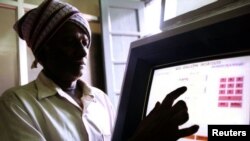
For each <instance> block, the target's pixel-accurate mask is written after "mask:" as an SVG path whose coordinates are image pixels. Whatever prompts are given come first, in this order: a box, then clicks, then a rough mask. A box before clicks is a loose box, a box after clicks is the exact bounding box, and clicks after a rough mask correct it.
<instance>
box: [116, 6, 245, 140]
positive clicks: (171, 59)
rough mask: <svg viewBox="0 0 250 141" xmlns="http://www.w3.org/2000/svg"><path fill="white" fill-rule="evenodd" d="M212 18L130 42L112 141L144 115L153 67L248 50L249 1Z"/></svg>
mask: <svg viewBox="0 0 250 141" xmlns="http://www.w3.org/2000/svg"><path fill="white" fill-rule="evenodd" d="M223 17H224V18H223ZM212 18H213V20H212V21H213V23H212V24H210V25H206V26H203V27H202V26H200V25H199V23H194V25H199V26H193V25H191V26H189V27H185V28H178V29H174V30H171V31H167V32H162V33H159V34H157V35H153V36H151V37H145V38H143V39H140V40H137V41H135V42H133V43H132V44H131V49H130V53H129V58H128V64H127V68H126V73H125V77H124V81H123V87H122V95H121V97H120V103H119V107H118V108H119V109H118V114H117V121H116V125H115V128H114V133H113V138H112V141H126V140H128V139H129V138H130V137H131V136H132V135H133V133H134V132H135V130H136V128H137V126H138V124H139V123H140V121H141V120H142V119H143V118H144V116H145V108H146V101H147V94H148V92H149V85H150V81H151V80H150V79H151V76H152V72H153V70H154V68H156V67H159V66H161V65H166V64H171V63H176V62H181V63H183V62H186V60H196V61H197V59H198V58H199V61H201V60H206V59H211V58H213V57H216V58H218V57H225V56H235V55H241V54H242V55H243V54H248V55H249V54H250V26H249V25H250V5H246V6H244V7H241V8H239V9H235V10H233V11H230V12H229V13H226V15H218V16H217V17H212ZM216 19H217V20H216ZM223 19H224V20H223ZM209 20H211V19H208V21H209ZM202 22H204V21H202ZM200 24H202V23H200ZM195 27H196V28H195ZM181 63H179V64H181Z"/></svg>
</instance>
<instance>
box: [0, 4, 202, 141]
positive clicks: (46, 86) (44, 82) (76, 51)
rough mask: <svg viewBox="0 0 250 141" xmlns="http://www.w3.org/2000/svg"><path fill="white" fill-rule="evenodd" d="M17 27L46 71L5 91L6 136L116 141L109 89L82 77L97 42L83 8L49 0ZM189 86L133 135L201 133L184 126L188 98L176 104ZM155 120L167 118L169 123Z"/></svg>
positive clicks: (0, 109) (10, 139)
mask: <svg viewBox="0 0 250 141" xmlns="http://www.w3.org/2000/svg"><path fill="white" fill-rule="evenodd" d="M14 29H15V30H16V31H17V33H18V35H19V36H20V37H21V38H22V39H24V40H25V41H26V43H27V45H28V46H29V47H30V48H31V50H32V52H33V54H34V56H35V58H36V60H35V61H34V63H33V67H35V66H36V64H37V63H40V64H41V65H42V66H43V70H42V71H41V73H40V74H39V76H38V78H37V79H36V80H35V81H32V82H30V83H29V84H27V85H24V86H19V87H16V88H11V89H9V90H7V91H6V92H5V93H4V94H3V95H2V97H1V99H0V113H1V116H0V121H1V124H0V139H1V140H4V141H17V140H23V141H29V140H32V141H35V140H39V141H61V140H67V141H110V140H111V137H112V129H113V127H114V123H115V112H114V109H113V107H112V104H111V102H110V101H109V99H108V97H107V95H106V94H105V93H104V92H102V91H101V90H99V89H97V88H94V87H91V86H89V85H88V84H86V83H85V82H83V81H81V80H80V79H79V78H80V77H81V75H82V69H83V68H84V66H85V62H86V57H87V54H88V49H89V47H90V41H91V32H90V28H89V25H88V22H87V21H86V20H85V19H84V18H83V17H82V16H81V14H80V13H79V11H78V10H77V9H76V8H75V7H73V6H71V5H69V4H66V3H62V2H60V1H57V0H45V1H44V2H43V3H42V4H41V5H39V7H37V8H35V9H33V10H31V11H29V12H28V13H26V14H25V15H24V16H23V17H22V18H21V19H20V20H19V21H18V22H17V23H16V24H15V25H14ZM185 90H186V88H185V87H183V88H179V89H177V90H176V91H173V92H172V94H170V97H168V98H166V99H165V101H164V102H163V103H162V104H160V103H158V104H157V105H156V107H155V109H154V110H153V111H152V112H151V114H150V115H149V116H148V117H147V118H146V119H145V120H143V121H142V124H141V126H140V127H139V128H138V131H137V132H136V133H135V135H134V136H133V137H132V138H131V140H132V141H133V140H137V141H141V140H155V139H156V140H160V139H162V140H166V139H169V140H177V139H178V138H180V137H183V136H187V135H190V134H193V133H195V132H196V131H197V130H198V127H197V126H192V127H190V128H186V129H181V130H179V129H178V126H179V125H181V124H182V123H184V122H186V121H187V120H188V114H187V107H186V105H185V103H184V102H183V101H179V102H178V103H177V104H176V105H175V106H173V107H172V104H173V101H174V99H176V98H177V97H178V96H179V95H180V94H182V93H184V91H185ZM169 111H171V112H169ZM169 117H171V119H169V120H166V119H167V118H169ZM155 121H164V122H162V123H163V124H162V125H163V126H162V125H161V126H159V124H158V123H157V122H155ZM172 121H174V122H172ZM155 123H157V124H155ZM159 127H160V128H159ZM157 129H158V130H157ZM152 131H155V132H152ZM157 131H159V132H157ZM149 133H150V134H149ZM151 133H152V134H151Z"/></svg>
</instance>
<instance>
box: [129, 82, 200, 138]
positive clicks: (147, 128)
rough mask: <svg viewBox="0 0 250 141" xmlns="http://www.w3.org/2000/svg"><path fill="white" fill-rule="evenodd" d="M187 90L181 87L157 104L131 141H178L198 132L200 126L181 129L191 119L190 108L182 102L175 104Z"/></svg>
mask: <svg viewBox="0 0 250 141" xmlns="http://www.w3.org/2000/svg"><path fill="white" fill-rule="evenodd" d="M186 90H187V88H186V87H180V88H178V89H176V90H174V91H172V92H171V93H169V94H168V95H167V96H166V97H165V99H164V100H163V101H162V103H161V104H160V103H159V102H157V103H156V105H155V107H154V109H153V110H152V111H151V112H150V113H149V115H148V116H147V117H146V118H145V119H143V120H142V122H141V123H140V125H139V127H138V129H137V131H136V133H135V134H134V136H133V137H132V138H131V141H176V140H178V139H179V138H182V137H185V136H189V135H192V134H194V133H195V132H197V131H198V129H199V126H198V125H193V126H191V127H188V128H183V129H179V126H180V125H182V124H184V123H185V122H186V121H188V119H189V116H188V108H187V106H186V103H185V102H184V101H182V100H180V101H178V102H177V103H176V104H174V105H173V103H174V101H175V99H177V98H178V97H179V96H180V95H181V94H183V93H184V92H185V91H186Z"/></svg>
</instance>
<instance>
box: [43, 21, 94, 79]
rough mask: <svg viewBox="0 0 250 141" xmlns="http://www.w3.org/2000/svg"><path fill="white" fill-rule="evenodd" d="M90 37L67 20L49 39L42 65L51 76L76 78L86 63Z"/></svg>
mask: <svg viewBox="0 0 250 141" xmlns="http://www.w3.org/2000/svg"><path fill="white" fill-rule="evenodd" d="M88 44H89V39H88V36H87V35H86V33H85V32H84V30H83V29H81V28H80V27H78V26H76V25H75V24H73V23H71V22H66V23H65V24H64V25H63V26H62V27H61V28H60V29H59V30H58V31H57V32H56V34H55V35H54V36H53V37H52V38H51V39H50V40H49V42H48V44H47V47H46V48H45V50H44V56H43V57H42V58H43V59H42V65H43V67H44V70H45V71H46V73H49V75H52V76H51V77H54V78H59V79H63V80H76V79H78V78H79V77H80V76H81V75H82V69H83V67H84V66H85V65H86V56H87V53H88V48H87V45H88Z"/></svg>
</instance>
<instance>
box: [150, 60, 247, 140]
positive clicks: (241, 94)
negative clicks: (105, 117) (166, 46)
mask: <svg viewBox="0 0 250 141" xmlns="http://www.w3.org/2000/svg"><path fill="white" fill-rule="evenodd" d="M181 86H187V88H188V89H187V91H186V92H185V93H184V94H183V95H181V96H180V97H179V98H178V99H182V100H184V101H185V102H186V104H187V106H188V113H189V121H188V122H186V123H185V124H184V125H182V126H181V127H180V128H182V127H187V126H190V125H193V124H198V125H199V126H200V128H199V130H198V132H197V133H196V134H195V135H193V136H190V137H186V138H183V139H180V140H207V132H208V131H207V125H208V124H223V125H225V124H249V121H250V120H249V113H250V102H249V101H250V87H249V86H250V56H242V57H234V58H226V59H219V60H211V61H204V62H198V63H192V64H185V65H179V66H174V67H168V68H161V69H157V70H155V71H154V75H153V80H152V85H151V89H150V93H149V101H148V107H147V114H148V113H149V112H150V111H151V110H152V109H153V107H154V105H155V103H156V102H157V101H160V102H161V101H162V100H163V99H164V98H165V96H166V94H168V93H169V92H171V91H173V90H175V89H176V88H178V87H181ZM178 99H177V100H178Z"/></svg>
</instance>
